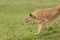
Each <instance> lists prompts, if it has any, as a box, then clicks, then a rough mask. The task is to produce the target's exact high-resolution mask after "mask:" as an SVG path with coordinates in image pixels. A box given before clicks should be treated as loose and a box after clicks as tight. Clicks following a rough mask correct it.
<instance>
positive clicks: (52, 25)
mask: <svg viewBox="0 0 60 40" xmlns="http://www.w3.org/2000/svg"><path fill="white" fill-rule="evenodd" d="M57 4H60V0H0V40H60V17H58V18H57V20H54V21H52V22H49V23H48V24H47V25H46V26H45V27H47V29H46V30H43V31H42V32H41V33H40V34H39V35H36V36H35V35H34V33H36V32H37V28H38V24H36V20H32V21H30V22H29V23H28V24H24V21H23V19H24V17H25V16H26V15H27V14H28V13H29V12H32V11H34V10H36V9H39V8H49V7H53V6H55V5H57Z"/></svg>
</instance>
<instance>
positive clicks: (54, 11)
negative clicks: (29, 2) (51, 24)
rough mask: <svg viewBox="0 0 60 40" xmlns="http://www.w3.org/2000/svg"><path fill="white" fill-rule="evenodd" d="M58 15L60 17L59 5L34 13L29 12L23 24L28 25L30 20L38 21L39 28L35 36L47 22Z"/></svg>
mask: <svg viewBox="0 0 60 40" xmlns="http://www.w3.org/2000/svg"><path fill="white" fill-rule="evenodd" d="M59 15H60V5H58V6H55V7H52V8H45V9H38V10H36V11H34V12H31V13H29V14H28V15H27V16H26V17H25V19H24V22H25V23H28V22H29V21H30V20H31V19H36V20H38V21H39V23H38V24H39V27H38V31H37V33H35V35H37V34H39V33H40V32H41V30H42V29H43V27H44V26H45V25H46V23H47V22H48V21H51V20H54V19H56V18H57V17H58V16H59ZM40 21H41V22H40Z"/></svg>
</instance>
